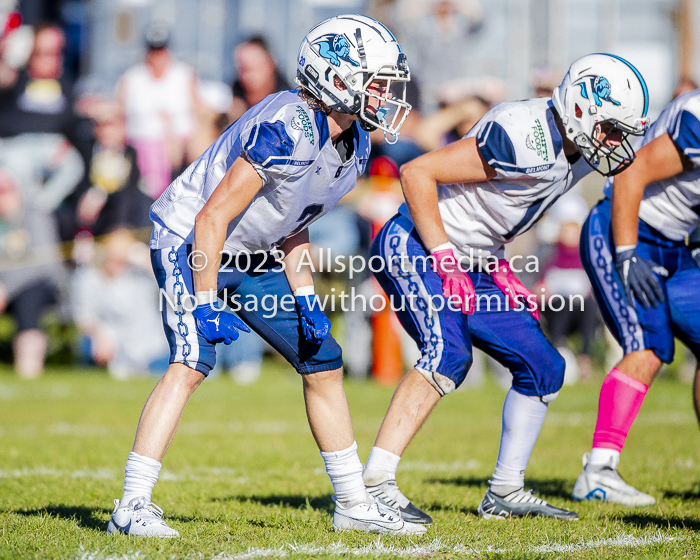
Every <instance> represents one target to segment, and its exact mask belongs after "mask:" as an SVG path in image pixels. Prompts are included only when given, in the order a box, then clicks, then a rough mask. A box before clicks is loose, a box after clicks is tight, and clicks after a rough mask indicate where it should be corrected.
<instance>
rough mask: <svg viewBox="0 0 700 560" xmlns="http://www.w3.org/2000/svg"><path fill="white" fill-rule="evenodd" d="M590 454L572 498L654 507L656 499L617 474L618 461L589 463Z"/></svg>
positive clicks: (584, 461) (585, 457)
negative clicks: (601, 463)
mask: <svg viewBox="0 0 700 560" xmlns="http://www.w3.org/2000/svg"><path fill="white" fill-rule="evenodd" d="M588 458H589V454H588V453H586V454H584V456H583V470H582V471H581V474H580V475H579V476H578V479H577V480H576V484H575V485H574V491H573V494H572V497H573V498H574V500H579V501H593V500H600V501H602V502H611V503H613V504H622V505H623V506H630V507H635V506H653V505H654V504H655V503H656V499H655V498H654V497H653V496H650V495H649V494H645V493H644V492H640V491H639V490H637V489H636V488H634V487H633V486H630V485H629V484H627V483H626V482H625V481H624V480H622V477H621V476H620V473H618V472H617V464H616V461H614V460H611V461H609V462H608V463H606V464H603V465H591V464H589V463H588Z"/></svg>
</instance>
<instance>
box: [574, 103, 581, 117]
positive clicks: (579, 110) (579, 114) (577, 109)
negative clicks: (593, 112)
mask: <svg viewBox="0 0 700 560" xmlns="http://www.w3.org/2000/svg"><path fill="white" fill-rule="evenodd" d="M574 110H575V111H576V118H577V119H580V118H581V116H582V115H583V111H581V107H579V106H578V103H576V107H575V108H574Z"/></svg>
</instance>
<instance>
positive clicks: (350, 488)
mask: <svg viewBox="0 0 700 560" xmlns="http://www.w3.org/2000/svg"><path fill="white" fill-rule="evenodd" d="M321 457H323V462H324V463H325V464H326V472H327V473H328V476H329V477H330V479H331V484H332V485H333V491H334V492H335V498H336V501H338V502H340V503H341V504H342V505H344V506H349V505H352V504H356V503H358V502H364V501H366V500H367V491H366V490H365V483H364V482H363V481H362V463H361V462H360V457H358V455H357V442H353V444H352V445H351V446H350V447H348V448H347V449H343V450H341V451H330V452H326V451H321Z"/></svg>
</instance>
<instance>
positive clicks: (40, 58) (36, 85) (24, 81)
mask: <svg viewBox="0 0 700 560" xmlns="http://www.w3.org/2000/svg"><path fill="white" fill-rule="evenodd" d="M63 44H64V38H63V33H62V32H61V30H60V29H58V28H57V27H54V26H53V25H39V26H37V27H36V28H35V31H34V43H33V48H32V51H31V55H30V57H29V61H28V63H27V67H26V68H24V69H20V70H17V71H16V72H14V74H13V77H12V75H11V76H10V78H11V79H9V80H7V81H6V82H5V83H0V137H9V136H15V135H18V134H22V133H25V132H35V133H39V132H48V133H56V134H63V135H65V136H67V137H69V138H70V137H72V135H73V129H74V127H75V123H76V121H77V117H76V115H75V113H74V110H73V104H74V99H73V83H72V81H71V80H70V79H69V78H68V77H67V76H66V75H65V74H64V72H63ZM11 74H12V73H11Z"/></svg>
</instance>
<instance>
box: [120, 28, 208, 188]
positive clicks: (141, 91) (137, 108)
mask: <svg viewBox="0 0 700 560" xmlns="http://www.w3.org/2000/svg"><path fill="white" fill-rule="evenodd" d="M168 41H169V33H168V30H167V29H166V28H165V27H164V26H163V25H160V24H154V25H152V26H151V27H150V28H149V29H148V31H147V33H146V47H147V49H148V51H147V53H146V57H145V60H144V62H142V63H139V64H137V65H136V66H133V67H132V68H130V69H129V70H127V71H126V72H125V73H124V74H123V75H122V77H121V78H120V79H119V84H118V86H117V92H118V93H117V96H118V99H119V102H120V103H121V105H122V108H123V112H124V115H125V117H126V136H127V139H128V142H129V144H131V145H132V146H133V147H134V148H135V149H136V155H137V161H138V166H139V169H140V170H141V176H142V177H143V179H144V182H145V184H146V192H147V194H148V195H149V196H150V197H151V198H152V199H156V198H158V197H159V196H160V194H161V193H162V192H163V191H164V190H165V189H166V188H167V186H168V185H169V184H170V181H171V180H172V176H173V173H174V171H177V170H179V169H180V167H181V165H182V162H183V160H184V154H185V144H186V142H187V139H188V138H189V136H190V135H191V134H192V131H193V128H194V123H195V116H194V106H195V99H196V78H195V73H194V70H193V69H192V68H191V67H190V66H188V65H187V64H184V63H183V62H179V61H177V60H175V59H174V58H173V56H172V55H171V53H170V51H169V50H168Z"/></svg>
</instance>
